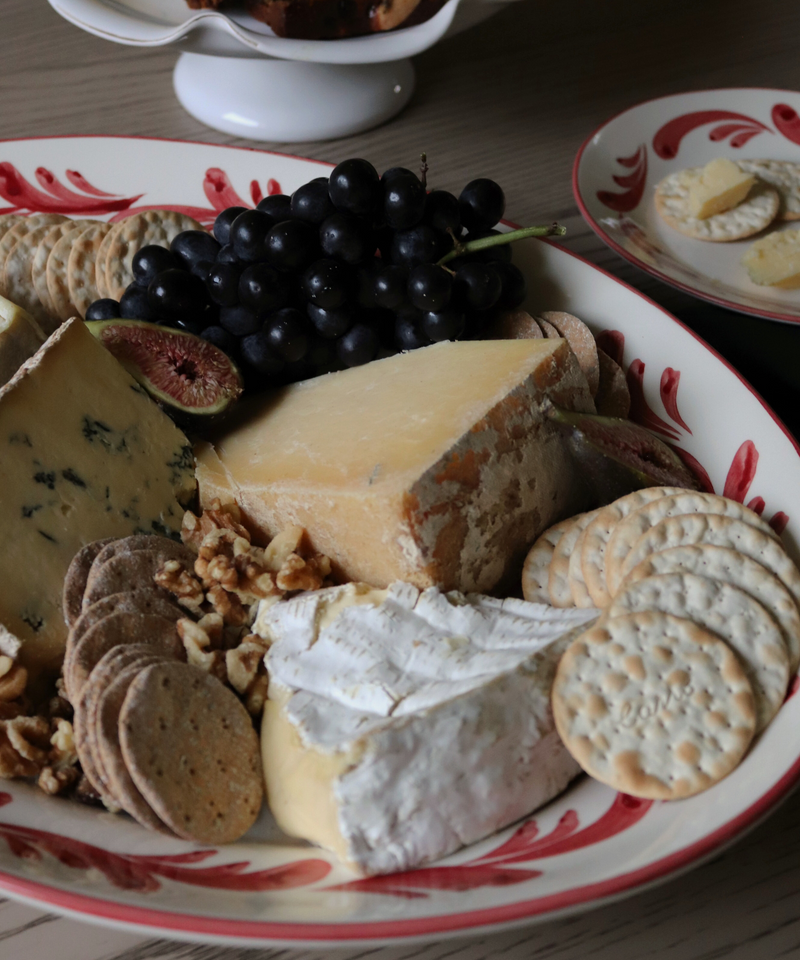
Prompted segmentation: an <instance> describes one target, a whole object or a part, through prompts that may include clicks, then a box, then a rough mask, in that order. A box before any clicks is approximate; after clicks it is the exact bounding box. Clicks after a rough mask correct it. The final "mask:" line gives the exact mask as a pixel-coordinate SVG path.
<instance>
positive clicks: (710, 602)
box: [606, 573, 789, 733]
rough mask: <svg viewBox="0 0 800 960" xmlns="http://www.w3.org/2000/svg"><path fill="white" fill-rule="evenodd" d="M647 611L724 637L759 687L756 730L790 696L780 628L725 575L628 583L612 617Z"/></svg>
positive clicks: (678, 576) (613, 606)
mask: <svg viewBox="0 0 800 960" xmlns="http://www.w3.org/2000/svg"><path fill="white" fill-rule="evenodd" d="M645 610H655V611H659V612H661V613H671V614H672V615H673V616H676V617H683V618H684V619H685V620H691V621H692V623H695V624H697V625H698V626H700V627H703V628H704V629H705V630H708V631H710V632H711V633H713V634H714V635H715V636H717V637H719V638H720V639H722V640H724V641H725V642H726V643H727V644H728V646H729V647H730V648H731V650H733V652H734V653H735V654H737V656H738V657H739V661H740V662H741V664H742V666H743V667H744V672H745V673H746V674H747V679H748V680H749V681H750V685H751V686H752V688H753V696H754V697H755V704H756V717H757V721H756V733H758V732H759V731H761V730H763V729H764V728H765V727H766V726H767V724H768V723H769V722H770V720H772V718H773V717H774V716H775V714H776V713H777V712H778V710H779V709H780V707H781V704H782V703H783V700H784V697H785V696H786V688H787V686H788V684H789V654H788V652H787V650H786V644H785V643H784V642H783V636H782V634H781V629H780V627H779V626H778V624H777V622H776V621H775V620H774V619H773V618H772V617H771V616H770V614H769V613H768V612H767V610H766V609H765V608H764V607H763V606H762V605H761V604H760V603H759V602H758V601H757V600H755V599H754V598H753V597H751V596H750V594H748V593H745V592H744V590H740V589H739V588H738V587H733V586H731V585H730V584H729V583H724V582H723V581H721V580H711V579H709V578H708V577H698V576H696V575H695V574H693V573H672V574H665V575H662V576H656V577H648V578H647V579H644V580H638V581H636V582H635V583H628V584H626V586H625V588H624V589H623V590H622V591H620V593H619V594H618V595H617V596H616V597H615V598H614V602H613V603H612V604H611V606H610V607H609V609H608V611H607V613H606V616H607V617H608V619H609V620H610V619H613V618H614V617H619V616H624V615H625V614H628V613H637V612H640V611H645Z"/></svg>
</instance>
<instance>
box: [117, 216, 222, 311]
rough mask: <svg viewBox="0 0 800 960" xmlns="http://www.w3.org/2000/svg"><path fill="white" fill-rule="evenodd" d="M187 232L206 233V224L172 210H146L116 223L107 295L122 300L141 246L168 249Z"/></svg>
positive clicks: (131, 277) (131, 278)
mask: <svg viewBox="0 0 800 960" xmlns="http://www.w3.org/2000/svg"><path fill="white" fill-rule="evenodd" d="M184 230H203V225H202V224H201V223H198V222H197V220H194V219H193V218H192V217H189V216H187V215H186V214H184V213H175V212H174V211H173V210H147V211H145V212H144V213H137V214H135V215H134V216H132V217H128V219H127V220H123V221H122V223H119V224H117V226H116V227H115V228H114V230H113V231H112V235H111V242H110V245H109V248H108V254H107V258H106V289H107V290H108V296H110V297H112V298H113V299H114V300H119V299H120V298H121V297H122V294H123V293H125V290H126V288H127V286H128V284H129V283H131V281H132V280H133V258H134V256H135V255H136V253H137V252H138V251H139V250H141V249H142V247H146V246H147V245H148V244H151V243H153V244H157V245H158V246H162V247H168V246H169V245H170V244H171V243H172V241H173V240H174V239H175V237H177V236H178V234H179V233H183V231H184Z"/></svg>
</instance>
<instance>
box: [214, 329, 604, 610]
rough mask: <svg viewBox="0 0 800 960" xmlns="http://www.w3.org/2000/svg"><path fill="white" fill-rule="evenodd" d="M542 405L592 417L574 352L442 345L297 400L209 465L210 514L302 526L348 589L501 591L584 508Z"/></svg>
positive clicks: (279, 400)
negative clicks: (214, 505)
mask: <svg viewBox="0 0 800 960" xmlns="http://www.w3.org/2000/svg"><path fill="white" fill-rule="evenodd" d="M545 398H549V399H551V400H552V401H553V402H555V403H556V404H558V405H559V406H562V407H566V408H568V409H576V410H582V411H589V412H591V411H592V410H593V409H594V406H593V403H592V399H591V396H590V394H589V391H588V387H587V385H586V381H585V379H584V377H583V374H582V373H581V371H580V368H579V366H578V364H577V361H576V360H575V357H574V355H573V354H572V352H571V350H570V348H569V345H568V344H567V343H566V341H564V340H509V341H481V342H477V341H472V342H456V343H440V344H436V345H435V346H432V347H425V348H423V349H421V350H415V351H413V352H412V353H408V354H400V355H398V356H395V357H390V358H388V359H386V360H379V361H376V362H374V363H371V364H367V365H365V366H363V367H357V368H354V369H352V370H347V371H343V372H340V373H334V374H329V375H327V376H325V377H319V378H317V379H315V380H310V381H306V382H304V383H300V384H295V385H293V386H291V387H288V388H287V389H286V390H284V391H282V392H281V393H279V394H278V395H276V396H273V397H269V398H267V399H266V400H259V401H256V402H255V403H254V404H251V405H250V407H249V408H247V407H245V409H244V410H243V411H242V414H241V415H240V419H239V420H238V422H236V423H234V425H233V426H232V427H231V428H229V429H228V430H227V431H226V432H225V433H224V434H222V435H220V436H219V437H218V438H217V439H216V442H215V443H214V444H213V445H211V444H204V445H201V446H200V447H199V448H198V449H197V459H198V482H199V485H200V496H201V502H202V504H203V505H204V506H207V505H209V504H210V502H211V501H212V500H213V499H214V498H215V497H219V498H220V499H222V500H223V501H230V500H235V501H236V502H237V503H238V504H239V505H240V507H241V508H242V510H243V512H244V514H245V516H246V518H247V520H248V522H249V523H250V524H252V525H253V527H254V528H255V529H256V530H257V531H258V532H259V533H260V534H261V535H262V536H263V537H264V538H269V537H272V536H274V535H275V534H276V533H277V532H278V531H279V530H280V529H281V528H282V527H284V526H285V525H286V524H288V523H291V524H299V525H301V526H303V527H304V528H305V529H306V530H307V531H308V534H309V536H310V538H311V541H312V543H313V544H314V547H315V548H316V549H317V550H319V551H320V552H322V553H324V554H326V555H327V556H329V557H331V559H332V561H333V563H334V568H335V570H336V571H337V573H339V574H340V575H341V576H342V577H344V578H346V579H351V580H362V581H366V582H368V583H371V584H374V585H376V586H386V585H388V584H389V583H391V582H392V581H394V580H404V581H407V582H410V583H414V584H415V585H417V586H419V587H426V586H431V585H434V584H436V585H440V586H443V587H445V588H454V589H461V590H478V591H484V592H485V591H489V590H491V589H493V588H494V587H496V586H497V585H498V584H499V583H501V582H508V583H511V582H512V580H513V577H514V573H515V572H516V571H517V570H518V568H519V567H520V566H521V563H522V559H523V556H524V552H525V550H526V549H527V547H528V546H529V545H530V543H531V542H532V541H533V540H534V539H535V538H536V536H537V535H538V533H540V532H541V530H543V529H544V528H545V527H547V526H549V525H550V524H551V523H552V522H554V521H555V520H556V519H558V518H560V517H561V516H564V515H567V514H569V513H575V512H577V510H578V509H579V508H580V507H581V506H582V505H583V496H584V492H583V488H582V486H581V483H580V478H579V477H578V476H577V474H576V472H575V470H574V468H573V465H572V461H571V459H570V456H569V452H568V450H567V448H566V445H565V443H564V441H563V439H562V437H561V436H560V435H559V434H558V433H557V431H555V430H554V429H553V428H552V427H551V426H550V424H549V423H548V422H546V421H545V419H544V418H543V416H542V414H541V409H542V403H543V401H544V400H545Z"/></svg>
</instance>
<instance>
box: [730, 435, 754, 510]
mask: <svg viewBox="0 0 800 960" xmlns="http://www.w3.org/2000/svg"><path fill="white" fill-rule="evenodd" d="M757 466H758V450H756V445H755V444H754V443H753V441H752V440H745V442H744V443H743V444H742V445H741V447H739V449H738V450H737V451H736V453H735V454H734V456H733V462H732V463H731V465H730V467H729V469H728V476H727V477H726V478H725V487H724V489H723V491H722V496H723V497H727V498H728V499H729V500H738V501H739V503H744V498H745V497H746V496H747V491H748V490H749V489H750V485H751V484H752V482H753V477H755V475H756V467H757Z"/></svg>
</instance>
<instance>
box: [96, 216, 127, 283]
mask: <svg viewBox="0 0 800 960" xmlns="http://www.w3.org/2000/svg"><path fill="white" fill-rule="evenodd" d="M125 219H126V220H127V219H128V218H127V217H126V218H125ZM124 222H125V220H121V221H119V223H112V224H111V229H110V230H109V231H108V233H107V234H106V235H105V236H104V237H103V239H102V241H101V242H100V249H99V250H98V251H97V256H96V257H95V263H94V284H95V286H96V287H97V293H98V295H99V297H100V299H102V300H104V299H106V298H107V297H110V296H111V294H110V293H109V292H108V285H107V284H106V266H107V265H108V251H109V250H110V249H111V241H112V240H113V238H114V234H115V233H116V230H115V227H118V226H119V225H120V223H124Z"/></svg>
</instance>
